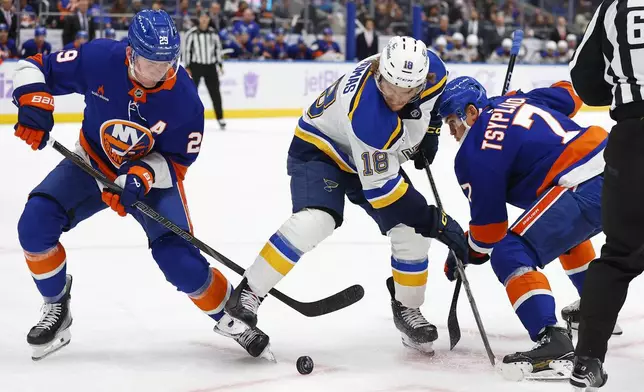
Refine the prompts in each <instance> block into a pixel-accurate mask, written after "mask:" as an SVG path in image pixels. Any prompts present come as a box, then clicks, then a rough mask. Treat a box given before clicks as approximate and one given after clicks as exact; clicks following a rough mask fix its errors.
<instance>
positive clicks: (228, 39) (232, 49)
mask: <svg viewBox="0 0 644 392" xmlns="http://www.w3.org/2000/svg"><path fill="white" fill-rule="evenodd" d="M219 38H220V39H221V45H222V47H223V48H224V50H223V52H222V53H223V54H224V58H233V59H235V58H239V56H240V55H241V52H242V48H241V46H240V45H239V42H237V38H236V37H235V36H234V35H233V34H230V33H229V32H228V30H227V29H222V30H221V31H219Z"/></svg>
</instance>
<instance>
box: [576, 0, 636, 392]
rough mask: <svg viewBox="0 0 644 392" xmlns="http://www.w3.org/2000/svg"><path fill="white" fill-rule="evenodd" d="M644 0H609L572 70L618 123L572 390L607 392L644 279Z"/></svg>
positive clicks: (582, 90) (581, 87)
mask: <svg viewBox="0 0 644 392" xmlns="http://www.w3.org/2000/svg"><path fill="white" fill-rule="evenodd" d="M643 7H644V0H604V1H603V2H602V3H601V5H600V6H599V8H598V9H597V10H596V11H595V14H594V15H593V18H592V20H591V21H590V23H589V25H588V27H587V29H586V32H585V33H584V37H583V39H582V41H581V43H580V45H579V47H578V48H577V51H576V52H575V55H574V56H573V59H572V61H571V62H570V76H571V79H572V84H573V87H574V89H575V91H576V92H577V94H578V95H579V96H580V97H581V99H582V100H583V101H584V102H585V103H586V104H587V105H590V106H604V105H610V116H611V117H612V118H613V120H615V121H616V122H617V124H615V126H614V127H613V129H612V130H611V132H610V135H609V137H608V144H607V146H606V149H605V151H604V159H605V161H606V166H605V169H604V187H603V191H602V224H603V227H604V233H605V234H606V244H605V245H604V246H603V248H602V251H601V256H600V258H599V259H597V260H595V261H593V262H592V263H590V266H589V267H588V271H587V273H586V281H585V283H584V288H583V292H582V295H581V303H580V313H579V317H580V319H579V341H578V342H577V348H576V350H575V355H576V356H575V368H574V371H573V373H572V375H571V377H570V383H571V384H572V385H574V386H576V387H579V388H586V387H595V388H597V387H601V386H602V385H604V384H605V383H606V379H607V374H606V373H605V372H604V370H603V363H604V357H605V356H606V350H607V344H608V339H609V338H610V336H611V332H612V331H613V327H614V326H615V322H616V321H617V315H618V313H619V311H620V309H621V308H622V305H623V304H624V300H625V299H626V292H627V291H628V285H629V283H630V282H631V280H632V279H633V278H635V277H636V276H638V275H639V274H641V273H642V271H644V119H643V118H644V117H643V116H644V100H643V99H642V97H643V96H644V91H643V90H642V86H643V85H644V50H643V49H644V23H643V21H644V20H643V19H642V18H641V12H642V11H641V10H642V8H643Z"/></svg>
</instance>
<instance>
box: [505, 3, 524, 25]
mask: <svg viewBox="0 0 644 392" xmlns="http://www.w3.org/2000/svg"><path fill="white" fill-rule="evenodd" d="M503 14H504V17H505V23H508V24H511V25H515V26H516V25H517V22H519V21H520V19H521V11H519V7H517V5H516V4H515V0H506V1H505V3H504V4H503Z"/></svg>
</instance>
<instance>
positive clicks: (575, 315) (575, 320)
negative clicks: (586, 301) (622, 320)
mask: <svg viewBox="0 0 644 392" xmlns="http://www.w3.org/2000/svg"><path fill="white" fill-rule="evenodd" d="M579 301H580V300H576V301H575V302H573V303H571V304H570V305H568V306H566V307H565V308H563V309H561V318H563V319H564V321H566V323H568V325H570V328H572V329H574V330H575V331H576V330H578V329H579ZM622 333H624V331H623V330H622V328H621V327H620V326H619V324H617V323H615V328H613V335H621V334H622Z"/></svg>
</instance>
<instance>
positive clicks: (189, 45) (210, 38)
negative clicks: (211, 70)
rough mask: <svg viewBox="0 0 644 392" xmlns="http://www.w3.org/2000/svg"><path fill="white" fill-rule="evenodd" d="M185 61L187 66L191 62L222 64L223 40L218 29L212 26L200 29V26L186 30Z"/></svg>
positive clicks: (188, 66) (187, 66)
mask: <svg viewBox="0 0 644 392" xmlns="http://www.w3.org/2000/svg"><path fill="white" fill-rule="evenodd" d="M185 41H186V44H185V46H184V53H183V63H184V66H185V67H186V68H190V64H193V63H194V64H202V65H210V64H218V65H221V64H222V61H221V50H222V48H221V41H220V40H219V35H218V34H217V31H216V30H215V29H213V28H212V27H208V29H207V30H200V29H199V27H198V26H196V27H193V28H191V29H190V30H188V31H187V32H186V37H185Z"/></svg>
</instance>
